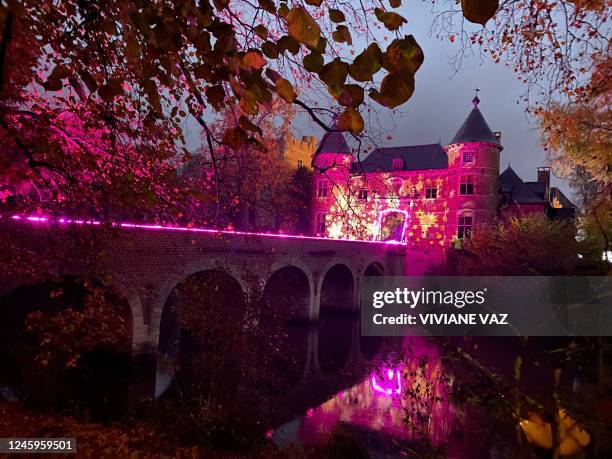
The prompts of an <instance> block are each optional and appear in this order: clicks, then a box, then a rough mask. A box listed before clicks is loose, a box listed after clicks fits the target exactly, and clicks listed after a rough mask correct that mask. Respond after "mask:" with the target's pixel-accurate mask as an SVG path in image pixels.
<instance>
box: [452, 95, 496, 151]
mask: <svg viewBox="0 0 612 459" xmlns="http://www.w3.org/2000/svg"><path fill="white" fill-rule="evenodd" d="M479 102H480V99H478V97H474V99H473V100H472V103H473V104H474V108H473V109H472V111H471V112H470V114H469V115H468V117H467V118H466V119H465V121H464V122H463V124H462V125H461V127H460V128H459V130H458V131H457V133H456V134H455V137H453V140H451V142H450V143H451V144H453V143H465V142H489V143H494V144H495V145H499V146H500V147H501V144H500V143H499V140H498V139H497V137H495V134H493V132H492V131H491V128H490V127H489V125H488V124H487V122H486V121H485V119H484V116H482V113H480V109H479V108H478V103H479Z"/></svg>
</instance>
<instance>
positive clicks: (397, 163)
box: [391, 158, 404, 171]
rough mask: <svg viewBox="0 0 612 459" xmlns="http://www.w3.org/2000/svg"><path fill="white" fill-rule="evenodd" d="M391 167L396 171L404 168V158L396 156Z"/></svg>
mask: <svg viewBox="0 0 612 459" xmlns="http://www.w3.org/2000/svg"><path fill="white" fill-rule="evenodd" d="M391 169H392V170H394V171H401V170H403V169H404V160H403V159H402V158H395V159H394V160H393V162H392V163H391Z"/></svg>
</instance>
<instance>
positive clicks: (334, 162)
mask: <svg viewBox="0 0 612 459" xmlns="http://www.w3.org/2000/svg"><path fill="white" fill-rule="evenodd" d="M332 129H337V126H336V124H335V123H334V125H333V126H332ZM354 159H355V158H354V157H353V154H352V153H351V150H350V148H349V146H348V145H347V143H346V140H345V139H344V136H343V135H342V133H341V132H326V133H325V135H324V136H323V138H322V139H321V143H320V145H319V148H317V150H316V151H315V153H314V155H313V158H312V166H313V168H314V170H313V175H312V177H313V184H312V193H313V197H312V224H313V232H312V234H314V235H315V236H332V237H341V234H335V233H339V231H338V229H339V228H340V227H339V226H338V224H337V222H336V223H335V224H334V227H335V228H336V231H334V232H332V231H331V226H330V224H331V223H332V222H331V218H332V217H334V218H335V219H337V218H338V215H336V214H337V212H334V215H332V214H331V213H330V210H333V209H336V208H337V207H338V206H339V205H341V203H342V200H343V199H344V197H345V196H344V195H345V194H346V190H347V189H348V185H349V179H350V172H351V165H352V163H353V160H354ZM340 217H341V216H340Z"/></svg>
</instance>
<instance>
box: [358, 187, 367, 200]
mask: <svg viewBox="0 0 612 459" xmlns="http://www.w3.org/2000/svg"><path fill="white" fill-rule="evenodd" d="M357 197H358V198H359V200H360V201H367V200H368V190H359V194H358V195H357Z"/></svg>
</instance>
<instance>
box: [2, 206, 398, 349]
mask: <svg viewBox="0 0 612 459" xmlns="http://www.w3.org/2000/svg"><path fill="white" fill-rule="evenodd" d="M77 229H78V231H77ZM0 231H1V232H10V234H11V236H13V237H14V238H17V239H18V240H20V241H22V242H23V246H24V247H27V248H28V250H33V251H35V252H37V253H40V254H41V255H42V256H44V257H46V259H47V260H48V262H49V264H50V266H51V269H52V270H53V271H54V272H55V273H56V274H59V275H62V276H68V275H78V276H83V275H87V276H92V275H97V274H98V272H99V271H100V264H101V265H102V271H103V272H105V274H106V276H105V282H106V283H109V284H111V285H112V287H114V289H115V290H116V291H117V292H118V293H119V294H121V295H122V296H123V297H124V298H125V299H126V300H127V302H128V303H129V306H130V308H131V312H132V325H133V326H132V330H133V333H132V354H133V355H139V354H148V353H152V352H155V351H156V350H157V349H158V346H159V339H160V324H161V319H162V313H163V310H164V307H165V305H166V304H167V302H168V298H169V296H170V295H171V293H172V292H173V290H174V288H175V287H176V286H177V285H178V284H179V283H180V282H181V281H182V280H184V279H186V278H187V277H189V276H191V275H194V274H196V273H200V272H205V271H209V270H220V271H224V272H226V273H229V274H230V275H231V276H232V277H233V278H234V280H235V281H236V282H237V284H238V285H240V287H241V289H242V291H243V293H244V294H246V295H247V296H248V295H249V294H250V292H252V291H254V290H257V289H262V288H263V289H266V288H267V289H269V290H271V291H272V292H273V291H274V290H276V289H282V288H283V282H284V279H285V278H286V277H294V278H296V277H297V278H298V279H302V281H300V282H302V284H301V287H300V289H301V290H302V291H303V295H302V299H301V300H300V301H299V303H300V304H299V305H298V306H299V308H300V310H301V311H300V316H301V317H303V318H304V319H308V320H310V321H316V320H317V319H318V318H319V313H320V311H321V307H322V304H324V303H327V304H332V305H333V304H334V303H337V304H338V305H339V304H340V303H344V304H347V305H348V307H350V308H353V309H356V308H357V307H358V306H357V305H358V301H357V298H358V295H359V288H360V285H361V281H362V279H363V276H364V275H369V274H371V275H381V274H384V275H402V274H404V273H406V272H407V270H408V269H407V256H406V247H405V246H403V245H399V244H390V243H383V242H364V241H351V240H333V239H323V238H314V237H305V236H291V235H276V234H264V233H244V232H242V233H241V232H220V231H217V230H207V229H196V228H178V227H161V226H157V225H145V224H142V225H141V224H126V223H123V224H116V225H114V227H113V228H103V227H102V226H101V225H99V224H97V223H96V222H84V221H68V220H63V219H55V220H51V219H48V218H41V217H10V218H4V219H2V220H0ZM75 234H78V237H75ZM83 238H85V242H87V241H89V242H91V244H89V245H88V244H87V243H84V242H83ZM77 239H78V240H79V242H76V241H77ZM53 247H61V248H62V250H61V251H59V252H58V255H53V250H52V248H53ZM87 247H89V250H97V251H99V253H100V254H101V255H102V256H101V258H100V259H99V260H98V265H97V266H96V269H95V272H92V270H93V268H92V264H91V260H90V259H89V257H88V256H87V255H88V254H87V253H84V252H86V251H87V250H88V249H87ZM93 247H95V249H92V248H93ZM100 260H101V261H100ZM23 283H24V281H23V280H22V279H19V278H16V277H14V276H13V277H7V276H6V275H5V273H0V298H1V297H2V295H4V294H5V293H7V292H9V291H11V290H13V289H15V288H16V287H19V286H20V285H23ZM339 295H340V296H342V295H343V296H344V298H339ZM326 297H327V298H326ZM343 299H344V300H346V301H342V300H343Z"/></svg>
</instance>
